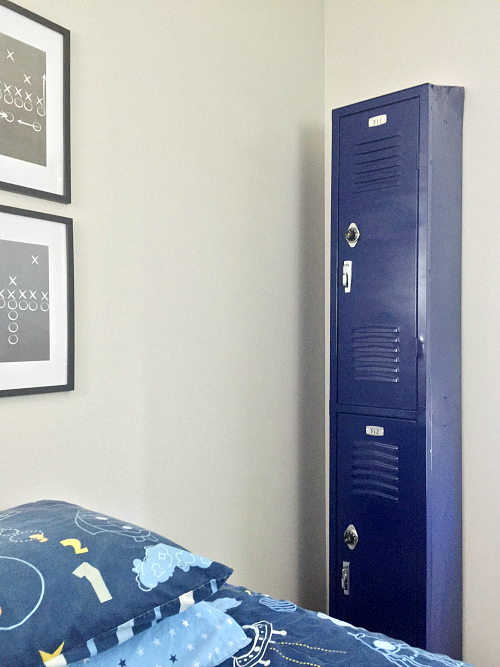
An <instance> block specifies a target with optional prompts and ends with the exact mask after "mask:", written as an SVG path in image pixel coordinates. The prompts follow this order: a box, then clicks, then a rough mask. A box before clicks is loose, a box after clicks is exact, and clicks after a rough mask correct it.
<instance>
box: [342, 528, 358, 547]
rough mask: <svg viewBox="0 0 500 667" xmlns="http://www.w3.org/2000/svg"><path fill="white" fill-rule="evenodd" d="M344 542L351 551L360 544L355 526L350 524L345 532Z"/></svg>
mask: <svg viewBox="0 0 500 667" xmlns="http://www.w3.org/2000/svg"><path fill="white" fill-rule="evenodd" d="M344 542H345V543H346V544H347V546H348V547H349V549H354V547H355V546H356V544H357V543H358V542H359V536H358V531H357V530H356V528H354V526H353V525H352V523H351V524H349V526H347V528H346V529H345V532H344Z"/></svg>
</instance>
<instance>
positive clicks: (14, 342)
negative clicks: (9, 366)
mask: <svg viewBox="0 0 500 667" xmlns="http://www.w3.org/2000/svg"><path fill="white" fill-rule="evenodd" d="M49 305H50V301H49V248H48V246H43V245H36V244H34V243H21V242H18V241H5V240H3V239H0V363H5V362H16V361H48V360H49V359H50V320H49Z"/></svg>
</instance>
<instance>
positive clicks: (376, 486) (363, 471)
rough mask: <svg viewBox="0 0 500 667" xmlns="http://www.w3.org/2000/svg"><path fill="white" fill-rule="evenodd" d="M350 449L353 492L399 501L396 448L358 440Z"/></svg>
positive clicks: (385, 444) (397, 453)
mask: <svg viewBox="0 0 500 667" xmlns="http://www.w3.org/2000/svg"><path fill="white" fill-rule="evenodd" d="M353 444H354V447H353V449H352V480H351V481H352V493H355V494H359V495H366V496H378V497H380V498H387V499H388V500H395V501H397V500H398V499H399V449H398V447H397V446H396V445H389V444H387V443H384V442H368V441H364V440H359V441H356V442H354V443H353Z"/></svg>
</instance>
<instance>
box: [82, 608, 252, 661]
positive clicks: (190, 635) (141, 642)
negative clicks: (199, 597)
mask: <svg viewBox="0 0 500 667" xmlns="http://www.w3.org/2000/svg"><path fill="white" fill-rule="evenodd" d="M249 642H250V639H249V638H248V637H247V636H246V634H245V633H244V631H243V630H242V628H241V627H240V626H239V625H238V623H237V622H236V621H235V620H234V619H232V618H231V617H230V616H228V615H227V614H225V613H224V612H222V611H220V609H218V608H217V606H216V605H212V604H210V602H198V603H197V604H195V605H194V606H192V607H190V608H189V609H187V610H186V611H184V612H182V613H180V614H178V615H177V616H171V617H170V618H167V619H166V620H164V621H161V622H160V623H158V624H157V625H154V626H153V627H151V628H149V629H148V630H145V631H144V632H142V633H140V634H138V635H135V636H134V637H132V638H131V639H128V640H127V641H126V642H125V643H124V644H121V645H119V646H115V647H113V648H111V649H108V650H107V651H105V652H104V653H99V654H98V655H96V656H95V657H94V658H92V659H90V660H88V659H87V660H83V661H81V662H78V663H75V667H80V666H82V667H83V665H84V663H86V662H88V663H89V667H90V665H92V667H145V666H146V665H147V666H148V667H173V666H174V665H175V667H184V666H186V667H215V665H218V664H219V663H221V662H223V661H224V660H226V658H228V657H230V656H232V655H233V653H235V652H236V651H238V650H239V649H241V648H243V647H244V646H246V645H247V644H248V643H249Z"/></svg>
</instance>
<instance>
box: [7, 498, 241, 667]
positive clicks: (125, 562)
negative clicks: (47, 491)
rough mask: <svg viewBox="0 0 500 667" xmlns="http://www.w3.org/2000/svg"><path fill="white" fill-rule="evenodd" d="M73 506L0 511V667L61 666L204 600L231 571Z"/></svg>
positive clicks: (39, 505)
mask: <svg viewBox="0 0 500 667" xmlns="http://www.w3.org/2000/svg"><path fill="white" fill-rule="evenodd" d="M231 572H232V570H230V569H229V568H228V567H226V566H225V565H222V564H220V563H217V562H214V561H211V560H209V559H207V558H202V557H201V556H196V555H194V554H192V553H191V552H189V551H186V550H185V549H183V548H182V547H180V546H179V545H177V544H175V543H174V542H171V541H170V540H168V539H166V538H164V537H161V536H160V535H157V534H156V533H152V532H150V531H148V530H144V529H143V528H139V527H137V526H134V525H132V524H130V523H127V522H124V521H119V520H118V519H113V518H112V517H109V516H107V515H105V514H100V513H97V512H92V511H89V510H86V509H84V508H82V507H79V506H78V505H71V504H69V503H64V502H58V501H50V500H44V501H40V502H37V503H28V504H26V505H20V506H18V507H14V508H12V509H9V510H4V511H1V512H0V663H1V665H2V667H19V665H29V667H35V666H36V665H43V664H44V663H49V661H50V665H51V667H59V666H64V665H69V664H71V663H73V662H77V661H79V660H83V659H84V658H88V657H90V656H93V655H95V654H97V653H99V652H101V651H105V650H107V649H108V648H110V647H112V646H115V645H116V644H118V643H120V642H122V641H124V640H125V639H128V638H129V637H132V636H133V635H136V634H138V633H140V632H142V631H143V630H146V629H147V628H149V627H151V625H152V624H153V623H156V622H158V621H159V620H161V619H163V618H165V617H167V616H173V615H175V614H178V613H179V612H181V611H183V610H185V609H187V608H188V607H190V606H191V605H193V604H194V603H196V602H200V601H202V600H205V599H206V598H208V597H209V596H210V595H212V593H214V592H215V591H217V590H218V588H219V586H220V585H221V584H222V583H223V582H224V581H225V580H226V579H227V577H228V576H229V575H230V574H231Z"/></svg>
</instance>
